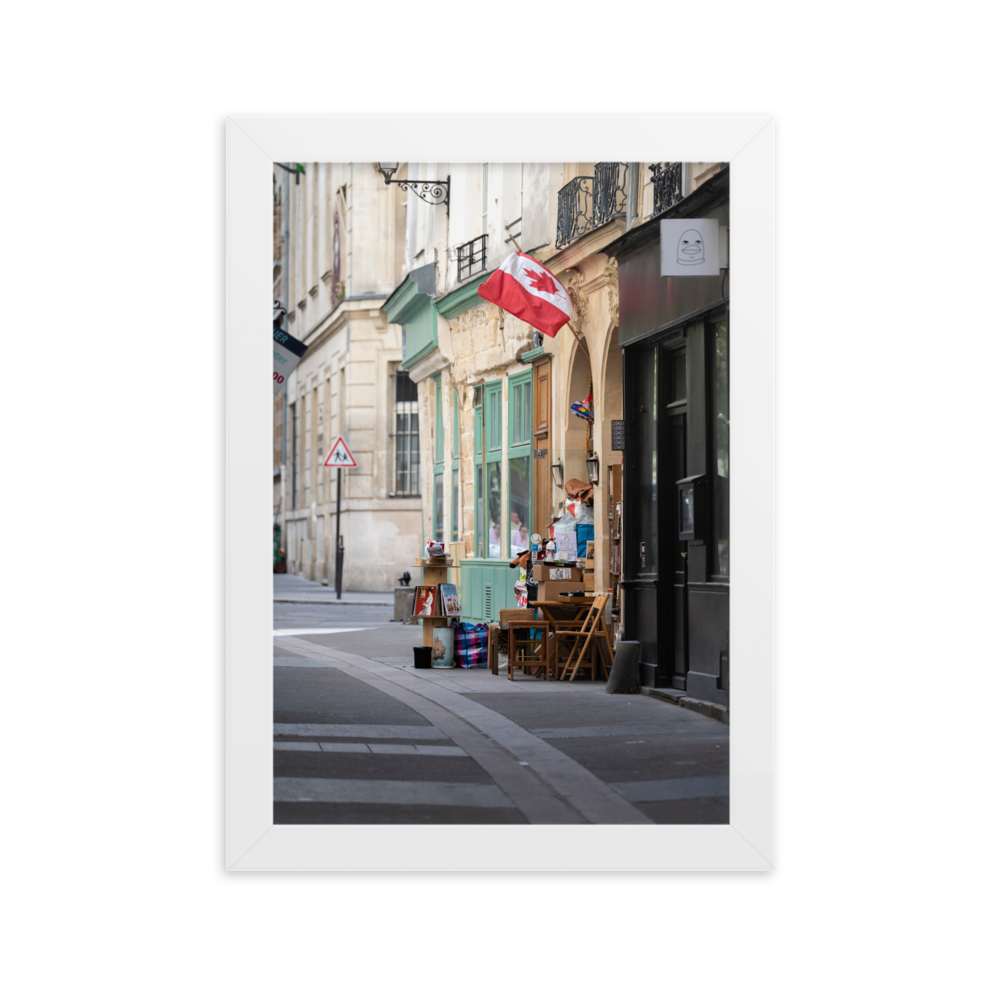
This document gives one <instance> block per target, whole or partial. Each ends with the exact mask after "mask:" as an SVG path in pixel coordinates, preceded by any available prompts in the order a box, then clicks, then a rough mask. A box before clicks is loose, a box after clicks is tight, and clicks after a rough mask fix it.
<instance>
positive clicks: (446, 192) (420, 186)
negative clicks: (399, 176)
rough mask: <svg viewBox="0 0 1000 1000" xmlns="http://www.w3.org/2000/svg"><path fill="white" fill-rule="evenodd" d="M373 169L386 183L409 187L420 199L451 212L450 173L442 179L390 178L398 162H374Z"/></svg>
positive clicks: (396, 168)
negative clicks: (441, 206)
mask: <svg viewBox="0 0 1000 1000" xmlns="http://www.w3.org/2000/svg"><path fill="white" fill-rule="evenodd" d="M375 169H376V170H378V172H379V173H380V174H381V175H382V176H383V177H384V178H385V182H386V184H398V185H399V186H400V187H405V188H409V189H410V190H411V191H412V192H413V193H414V194H415V195H416V196H417V197H418V198H419V199H420V200H421V201H426V202H427V204H428V205H444V209H445V211H446V212H448V214H449V215H450V214H451V206H450V205H449V204H448V199H449V198H450V196H451V174H448V179H447V180H444V181H410V180H398V181H395V180H393V179H392V175H393V174H394V173H395V172H396V171H397V170H398V169H399V164H398V163H376V164H375Z"/></svg>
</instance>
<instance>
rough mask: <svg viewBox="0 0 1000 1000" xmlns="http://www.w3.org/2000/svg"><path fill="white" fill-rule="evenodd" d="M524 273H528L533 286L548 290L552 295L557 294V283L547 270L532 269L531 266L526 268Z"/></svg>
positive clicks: (543, 290) (542, 290) (540, 289)
mask: <svg viewBox="0 0 1000 1000" xmlns="http://www.w3.org/2000/svg"><path fill="white" fill-rule="evenodd" d="M524 273H525V274H526V275H528V280H529V281H530V282H531V287H532V288H537V289H538V291H540V292H548V293H549V294H550V295H555V292H556V283H555V282H554V281H553V280H552V278H551V277H550V276H549V274H548V272H546V271H532V270H531V269H530V268H525V269H524Z"/></svg>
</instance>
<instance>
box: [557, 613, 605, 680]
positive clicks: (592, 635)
mask: <svg viewBox="0 0 1000 1000" xmlns="http://www.w3.org/2000/svg"><path fill="white" fill-rule="evenodd" d="M607 603H608V595H607V594H601V596H600V597H597V598H595V600H594V603H593V604H592V605H591V606H590V610H589V611H588V612H587V617H586V618H584V619H583V621H582V622H580V623H579V625H580V627H579V628H566V629H558V630H557V631H556V633H555V643H556V645H557V646H558V645H559V644H560V643H562V642H565V643H566V644H567V645H568V644H569V641H570V640H572V643H573V645H572V647H571V648H570V653H569V656H568V657H567V659H566V664H565V666H564V667H563V668H562V673H560V675H559V679H560V680H565V679H566V674H567V673H569V680H573V678H574V677H576V674H577V671H578V670H579V669H580V667H581V666H582V665H583V661H584V659H585V658H586V656H587V653H588V652H590V653H591V657H592V661H591V665H590V679H591V680H592V681H594V680H597V660H598V659H600V660H601V670H602V672H604V673H605V674H606V673H607V671H606V670H605V669H604V665H605V663H607V664H610V663H611V647H610V644H608V634H607V632H605V630H604V605H605V604H607ZM573 624H574V625H576V624H577V623H576V622H574V623H573ZM602 640H603V642H604V644H605V645H607V646H608V649H607V652H605V649H604V647H603V646H602ZM594 647H596V649H595V648H594ZM595 653H596V654H597V655H596V656H595V655H594V654H595Z"/></svg>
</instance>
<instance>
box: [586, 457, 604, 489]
mask: <svg viewBox="0 0 1000 1000" xmlns="http://www.w3.org/2000/svg"><path fill="white" fill-rule="evenodd" d="M587 473H588V475H589V476H590V481H591V482H592V483H593V484H594V485H595V486H596V485H597V481H598V477H599V476H600V474H601V460H600V459H599V458H598V457H597V456H596V455H591V456H590V458H588V459H587Z"/></svg>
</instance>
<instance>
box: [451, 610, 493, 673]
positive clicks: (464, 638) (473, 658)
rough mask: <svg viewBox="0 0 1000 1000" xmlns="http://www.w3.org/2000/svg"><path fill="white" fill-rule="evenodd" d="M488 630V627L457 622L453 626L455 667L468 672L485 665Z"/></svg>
mask: <svg viewBox="0 0 1000 1000" xmlns="http://www.w3.org/2000/svg"><path fill="white" fill-rule="evenodd" d="M489 630H490V628H489V626H488V625H473V624H472V622H459V623H458V624H457V625H455V626H454V631H455V666H456V667H464V668H465V669H466V670H469V669H471V668H472V667H485V666H486V665H487V663H486V652H487V647H488V645H489Z"/></svg>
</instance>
